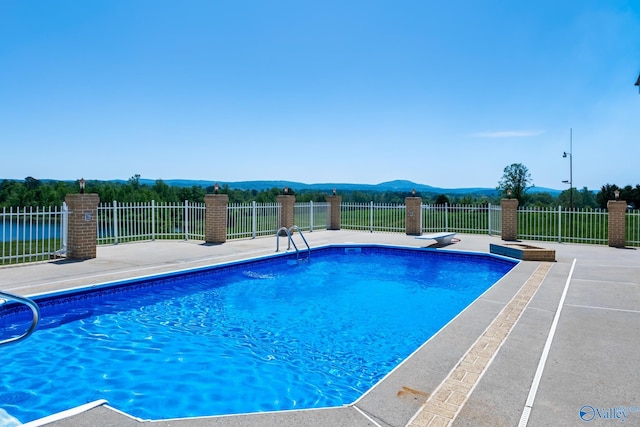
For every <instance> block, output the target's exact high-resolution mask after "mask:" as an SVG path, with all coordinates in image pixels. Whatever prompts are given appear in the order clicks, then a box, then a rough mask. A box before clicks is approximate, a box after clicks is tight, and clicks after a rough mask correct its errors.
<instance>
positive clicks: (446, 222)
mask: <svg viewBox="0 0 640 427" xmlns="http://www.w3.org/2000/svg"><path fill="white" fill-rule="evenodd" d="M444 231H449V203H445V204H444Z"/></svg>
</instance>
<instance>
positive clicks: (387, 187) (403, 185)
mask: <svg viewBox="0 0 640 427" xmlns="http://www.w3.org/2000/svg"><path fill="white" fill-rule="evenodd" d="M113 182H127V181H125V180H114V181H113ZM163 182H164V183H166V184H167V185H171V186H176V187H193V186H194V185H195V186H198V187H212V186H213V185H214V184H215V183H216V182H217V183H218V184H219V185H220V186H221V187H222V186H225V185H228V186H229V188H231V189H238V190H268V189H271V188H284V187H289V188H291V189H293V190H294V191H305V190H314V191H327V192H330V191H331V190H333V189H334V188H335V189H336V191H338V192H340V191H380V192H385V191H399V192H407V193H408V192H410V191H411V190H412V189H415V190H416V192H418V193H422V194H428V193H431V194H477V195H487V196H495V195H497V194H498V190H496V189H495V188H480V187H473V188H440V187H432V186H430V185H425V184H418V183H415V182H412V181H406V180H395V181H388V182H382V183H380V184H346V183H320V184H304V183H302V182H294V181H237V182H225V181H204V180H188V179H167V180H163ZM140 184H146V185H153V184H155V180H152V179H140ZM528 191H529V192H530V193H549V194H551V195H552V196H558V195H559V194H560V193H561V190H554V189H551V188H544V187H532V188H530V189H529V190H528Z"/></svg>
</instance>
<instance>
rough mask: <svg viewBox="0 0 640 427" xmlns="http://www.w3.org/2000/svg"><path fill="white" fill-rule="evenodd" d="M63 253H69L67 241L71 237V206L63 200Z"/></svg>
mask: <svg viewBox="0 0 640 427" xmlns="http://www.w3.org/2000/svg"><path fill="white" fill-rule="evenodd" d="M61 232H62V236H60V237H61V239H62V248H61V249H62V253H67V242H68V238H69V207H68V206H67V203H66V202H62V230H61Z"/></svg>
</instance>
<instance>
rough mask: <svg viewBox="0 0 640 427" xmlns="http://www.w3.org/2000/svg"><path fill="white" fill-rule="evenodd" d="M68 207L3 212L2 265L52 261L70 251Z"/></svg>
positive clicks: (0, 218)
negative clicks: (68, 247) (67, 249)
mask: <svg viewBox="0 0 640 427" xmlns="http://www.w3.org/2000/svg"><path fill="white" fill-rule="evenodd" d="M67 221H68V209H67V205H66V204H63V205H62V206H53V207H45V208H37V207H36V208H34V207H29V208H2V211H1V212H0V265H8V264H18V263H24V262H36V261H45V260H49V259H51V258H52V257H57V256H60V255H62V254H64V253H65V251H66V247H67V224H68V222H67Z"/></svg>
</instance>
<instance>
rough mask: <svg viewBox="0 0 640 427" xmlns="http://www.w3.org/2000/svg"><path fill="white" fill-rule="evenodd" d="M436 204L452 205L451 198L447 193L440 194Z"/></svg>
mask: <svg viewBox="0 0 640 427" xmlns="http://www.w3.org/2000/svg"><path fill="white" fill-rule="evenodd" d="M435 204H436V205H450V204H451V203H449V198H448V197H447V195H446V194H439V195H438V197H436V202H435Z"/></svg>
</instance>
